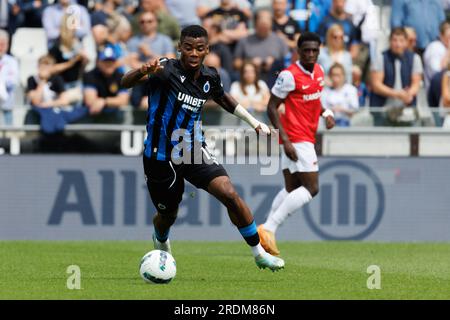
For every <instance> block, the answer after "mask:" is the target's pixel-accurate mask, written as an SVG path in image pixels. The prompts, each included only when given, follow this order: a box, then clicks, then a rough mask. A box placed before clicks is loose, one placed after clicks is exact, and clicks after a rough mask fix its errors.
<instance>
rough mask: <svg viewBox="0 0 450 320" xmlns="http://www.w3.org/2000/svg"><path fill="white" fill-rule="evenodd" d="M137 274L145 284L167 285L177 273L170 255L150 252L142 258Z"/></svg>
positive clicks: (160, 251) (156, 251) (161, 252)
mask: <svg viewBox="0 0 450 320" xmlns="http://www.w3.org/2000/svg"><path fill="white" fill-rule="evenodd" d="M139 273H140V274H141V277H142V279H144V281H145V282H148V283H169V282H170V281H171V280H172V279H173V278H174V277H175V275H176V273H177V265H176V263H175V259H174V258H173V257H172V255H171V254H170V253H168V252H166V251H162V250H152V251H150V252H147V253H146V254H145V255H144V256H143V257H142V259H141V265H140V267H139Z"/></svg>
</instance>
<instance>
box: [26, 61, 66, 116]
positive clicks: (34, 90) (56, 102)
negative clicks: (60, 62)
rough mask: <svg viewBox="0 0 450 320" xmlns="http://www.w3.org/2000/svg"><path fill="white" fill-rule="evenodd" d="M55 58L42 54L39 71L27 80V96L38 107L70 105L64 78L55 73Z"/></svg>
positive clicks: (32, 104)
mask: <svg viewBox="0 0 450 320" xmlns="http://www.w3.org/2000/svg"><path fill="white" fill-rule="evenodd" d="M55 62H56V61H55V59H54V58H53V57H52V56H50V55H46V56H42V57H40V58H39V60H38V72H37V74H36V75H35V76H30V77H29V78H28V81H27V98H28V99H29V101H30V103H31V106H33V107H37V108H52V107H63V106H68V105H70V101H69V98H68V96H67V92H66V91H65V88H64V79H63V78H62V77H61V76H60V75H57V74H54V73H53V68H54V66H55Z"/></svg>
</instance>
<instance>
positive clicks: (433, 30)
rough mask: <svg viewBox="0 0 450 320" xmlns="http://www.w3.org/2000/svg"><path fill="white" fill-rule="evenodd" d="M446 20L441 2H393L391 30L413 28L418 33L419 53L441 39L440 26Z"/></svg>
mask: <svg viewBox="0 0 450 320" xmlns="http://www.w3.org/2000/svg"><path fill="white" fill-rule="evenodd" d="M444 20H445V14H444V9H443V7H442V4H441V0H396V1H392V12H391V29H394V28H396V27H412V28H413V29H414V30H415V31H416V33H417V53H419V54H420V55H422V54H423V52H424V50H425V48H426V47H427V46H428V44H429V43H430V42H432V41H434V40H436V39H437V38H438V37H439V25H440V24H441V23H442V22H443V21H444Z"/></svg>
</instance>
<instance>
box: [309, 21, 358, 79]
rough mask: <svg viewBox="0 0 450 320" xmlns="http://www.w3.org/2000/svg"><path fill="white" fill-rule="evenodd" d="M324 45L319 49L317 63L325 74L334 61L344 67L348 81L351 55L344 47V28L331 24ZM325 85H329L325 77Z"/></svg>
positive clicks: (350, 72)
mask: <svg viewBox="0 0 450 320" xmlns="http://www.w3.org/2000/svg"><path fill="white" fill-rule="evenodd" d="M325 45H326V46H325V47H324V48H322V50H320V55H319V59H318V61H317V62H318V63H319V64H320V65H321V66H322V67H323V69H324V72H325V74H328V72H329V70H330V68H331V66H332V65H334V64H335V63H339V64H341V65H342V66H343V67H344V70H345V79H346V80H347V82H348V83H351V81H352V77H351V74H352V56H351V55H350V53H349V52H348V51H347V50H346V49H345V43H344V29H343V28H342V26H341V25H339V24H333V25H331V26H330V27H329V28H328V31H327V36H326V43H325ZM327 85H330V82H329V78H327Z"/></svg>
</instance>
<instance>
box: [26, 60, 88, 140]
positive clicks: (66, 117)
mask: <svg viewBox="0 0 450 320" xmlns="http://www.w3.org/2000/svg"><path fill="white" fill-rule="evenodd" d="M54 64H55V59H54V58H53V57H52V56H50V55H45V56H43V57H41V58H39V61H38V72H37V75H35V76H31V77H29V78H28V82H27V98H28V100H29V101H30V104H31V111H30V112H31V113H34V115H33V116H36V117H37V118H38V119H39V123H40V125H41V131H42V132H44V133H46V134H53V133H57V132H61V131H63V130H64V127H65V125H66V123H73V122H76V121H78V120H80V119H81V118H83V117H85V116H86V115H87V109H86V108H83V107H81V108H72V107H71V106H70V94H69V93H68V92H67V91H66V90H65V89H64V80H63V78H62V77H61V76H59V75H52V69H53V66H54ZM29 117H30V116H29V115H27V119H30V118H29Z"/></svg>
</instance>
